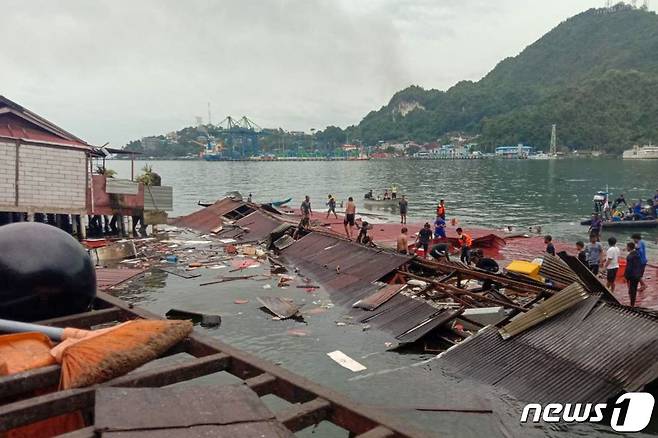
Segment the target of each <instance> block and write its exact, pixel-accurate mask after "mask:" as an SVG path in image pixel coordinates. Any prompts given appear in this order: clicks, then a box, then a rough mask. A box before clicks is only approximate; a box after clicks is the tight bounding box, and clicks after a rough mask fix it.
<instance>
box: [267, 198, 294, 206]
mask: <svg viewBox="0 0 658 438" xmlns="http://www.w3.org/2000/svg"><path fill="white" fill-rule="evenodd" d="M290 201H292V198H288V199H284V200H283V201H272V202H270V205H271V206H272V207H281V206H283V205H285V204H287V203H289V202H290Z"/></svg>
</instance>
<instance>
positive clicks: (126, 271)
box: [96, 268, 145, 289]
mask: <svg viewBox="0 0 658 438" xmlns="http://www.w3.org/2000/svg"><path fill="white" fill-rule="evenodd" d="M144 271H145V269H132V268H97V269H96V287H97V288H98V289H106V288H108V287H112V286H116V285H118V284H120V283H123V282H124V281H127V280H130V279H131V278H133V277H136V276H137V275H139V274H141V273H143V272H144Z"/></svg>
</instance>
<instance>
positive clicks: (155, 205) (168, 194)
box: [144, 186, 174, 211]
mask: <svg viewBox="0 0 658 438" xmlns="http://www.w3.org/2000/svg"><path fill="white" fill-rule="evenodd" d="M144 210H164V211H173V210H174V189H173V187H170V186H144Z"/></svg>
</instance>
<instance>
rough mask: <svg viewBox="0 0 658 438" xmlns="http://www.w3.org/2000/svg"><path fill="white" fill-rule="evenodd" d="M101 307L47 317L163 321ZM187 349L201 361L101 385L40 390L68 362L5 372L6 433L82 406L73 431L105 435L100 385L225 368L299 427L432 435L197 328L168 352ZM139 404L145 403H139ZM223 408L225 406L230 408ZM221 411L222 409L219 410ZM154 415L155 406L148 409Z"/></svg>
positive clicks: (173, 378) (168, 379)
mask: <svg viewBox="0 0 658 438" xmlns="http://www.w3.org/2000/svg"><path fill="white" fill-rule="evenodd" d="M95 307H96V308H95V310H92V311H89V312H85V313H80V314H76V315H70V316H67V317H63V318H57V319H52V320H47V321H42V322H41V323H44V324H49V325H53V326H58V327H64V326H67V327H77V328H86V329H88V328H90V327H93V326H96V325H99V324H108V323H114V322H117V323H118V322H122V321H126V320H131V319H136V318H148V319H158V318H160V317H159V316H158V315H155V314H153V313H150V312H148V311H146V310H143V309H140V308H137V307H135V308H132V307H130V306H129V305H127V304H126V303H124V302H123V301H121V300H119V299H117V298H115V297H112V296H110V295H108V294H106V293H102V292H99V294H98V297H97V299H96V306H95ZM177 353H187V354H189V355H191V356H193V359H191V360H189V361H186V362H183V363H175V364H171V365H163V366H158V367H155V366H154V367H151V368H148V369H146V370H143V371H136V372H132V373H129V374H128V375H125V376H123V377H119V378H116V379H114V380H111V381H109V382H105V383H103V384H101V385H96V386H93V387H88V388H79V389H71V390H65V391H57V392H52V393H48V394H45V395H39V396H35V395H34V394H35V393H37V392H39V391H42V390H44V389H45V388H51V387H56V386H57V384H58V382H59V374H60V367H59V366H57V365H53V366H48V367H43V368H39V369H35V370H31V371H27V372H23V373H18V374H13V375H10V376H6V377H3V378H0V436H1V435H2V432H5V431H7V430H9V429H12V428H15V427H19V426H23V425H27V424H31V423H34V422H36V421H39V420H43V419H47V418H51V417H54V416H57V415H61V414H65V413H69V412H75V411H81V412H82V413H83V414H84V417H85V419H86V420H87V426H86V427H85V428H82V429H79V430H77V431H75V432H71V433H69V434H66V435H65V436H68V437H95V436H99V434H98V432H97V431H96V428H95V425H94V421H95V420H94V418H93V413H94V407H95V403H96V399H97V393H98V390H99V389H104V388H147V387H152V388H154V387H163V386H167V385H172V384H175V383H179V382H183V381H188V380H191V379H195V378H198V377H202V376H207V375H210V374H213V373H218V372H228V373H230V374H232V375H234V376H236V377H238V378H239V379H240V380H242V382H243V384H244V385H245V386H246V387H247V388H249V389H251V390H252V391H254V392H255V393H256V394H257V395H258V396H259V397H263V396H265V395H268V394H274V395H276V396H278V397H280V398H281V399H283V400H286V401H287V402H289V405H288V407H287V408H285V409H284V410H282V411H279V412H274V417H275V420H276V421H277V422H278V423H280V424H281V425H283V426H284V427H285V428H286V429H288V430H289V431H291V432H293V433H294V432H297V431H300V430H302V429H305V428H306V427H309V426H312V425H315V424H318V423H320V422H322V421H327V422H330V423H333V424H334V425H336V426H339V427H341V428H343V429H346V430H347V431H349V433H350V436H351V437H360V438H382V437H421V436H425V434H424V433H422V432H420V431H417V430H415V429H414V428H412V427H411V426H409V425H407V424H405V423H403V422H400V421H398V420H397V419H394V418H391V417H389V416H388V415H385V414H383V413H381V412H379V411H377V410H373V409H371V408H368V407H365V406H363V405H360V404H358V403H355V402H353V401H351V400H349V399H348V398H346V397H344V396H343V395H341V394H338V393H336V392H334V391H332V390H330V389H327V388H324V387H322V386H320V385H318V384H316V383H313V382H311V381H309V380H307V379H305V378H303V377H300V376H298V375H295V374H293V373H291V372H289V371H286V370H284V369H283V368H280V367H278V366H276V365H273V364H271V363H269V362H267V361H264V360H261V359H259V358H257V357H254V356H252V355H250V354H248V353H245V352H243V351H240V350H238V349H236V348H233V347H231V346H229V345H227V344H224V343H222V342H221V341H218V340H217V339H214V338H211V337H207V336H204V335H201V334H199V333H196V332H193V334H192V335H191V336H190V337H188V338H187V339H186V340H185V341H183V342H181V343H179V344H178V345H177V346H176V347H174V348H173V349H171V350H170V351H169V352H167V353H166V354H165V356H167V355H173V354H177ZM135 409H139V406H135ZM222 410H223V409H222ZM218 414H219V412H218ZM144 415H148V412H144Z"/></svg>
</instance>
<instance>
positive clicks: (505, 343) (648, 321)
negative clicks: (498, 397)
mask: <svg viewBox="0 0 658 438" xmlns="http://www.w3.org/2000/svg"><path fill="white" fill-rule="evenodd" d="M656 357H658V318H655V317H653V316H651V315H648V314H646V313H644V312H641V311H638V310H634V309H631V308H628V307H624V306H620V305H616V304H611V303H608V302H605V301H604V300H603V299H601V297H600V296H596V295H593V296H590V297H589V298H587V299H586V300H583V301H581V302H580V303H578V304H576V305H575V306H572V307H571V308H569V309H567V310H565V311H563V312H562V313H560V314H559V315H556V316H554V317H553V318H551V319H549V320H547V321H545V322H543V323H542V324H539V325H537V326H535V327H532V328H530V329H528V330H526V331H524V332H522V333H520V334H518V335H516V336H514V337H512V338H510V339H507V340H504V339H503V338H502V337H501V335H500V334H499V333H498V329H497V328H496V327H494V326H488V327H486V328H484V329H482V330H481V331H480V332H478V333H477V334H476V335H474V336H472V337H471V338H469V339H467V340H466V341H464V342H462V343H460V344H459V345H457V346H455V347H453V348H451V349H449V350H448V351H447V352H445V353H444V354H443V355H441V358H442V359H441V361H442V362H443V363H444V364H445V365H446V366H447V367H448V368H450V369H452V370H454V371H456V372H457V373H458V374H461V375H463V376H467V377H470V378H472V379H474V380H478V381H481V382H484V383H489V384H491V385H493V386H498V387H502V388H505V389H506V390H507V391H509V392H510V393H511V394H513V395H514V396H516V397H517V398H519V399H521V400H524V401H531V402H535V403H548V402H590V403H595V402H599V401H605V400H606V399H608V398H610V397H613V396H615V395H617V394H618V393H620V392H623V391H635V390H638V389H640V388H642V387H643V386H644V385H646V384H648V383H650V382H652V381H653V380H655V379H656V378H658V362H656V360H655V358H656Z"/></svg>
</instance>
